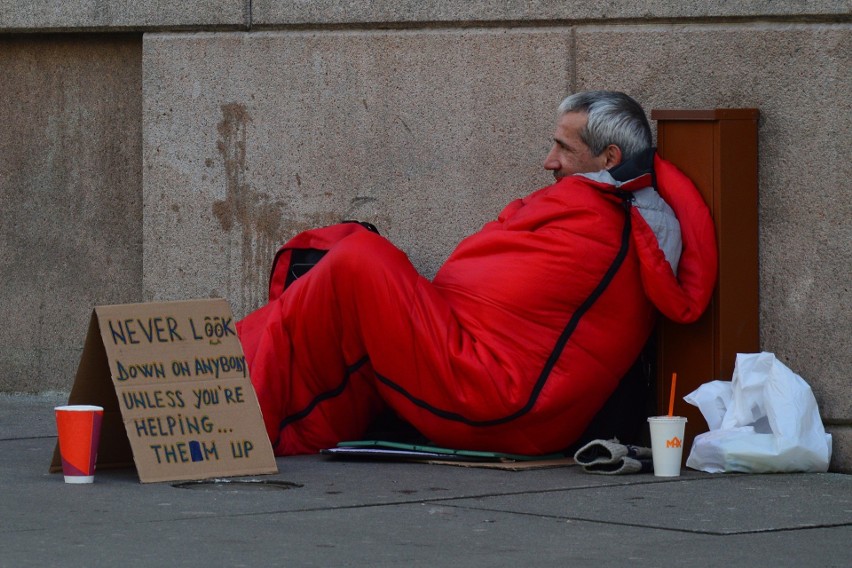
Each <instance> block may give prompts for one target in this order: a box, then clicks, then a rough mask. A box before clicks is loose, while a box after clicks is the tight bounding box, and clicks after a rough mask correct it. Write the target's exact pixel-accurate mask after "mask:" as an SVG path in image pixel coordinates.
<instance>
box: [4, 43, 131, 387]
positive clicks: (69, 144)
mask: <svg viewBox="0 0 852 568" xmlns="http://www.w3.org/2000/svg"><path fill="white" fill-rule="evenodd" d="M141 55H142V49H141V38H140V37H139V36H135V37H123V36H120V35H109V36H85V37H81V36H41V37H31V36H20V37H8V36H0V78H2V79H0V204H1V205H0V275H2V279H0V313H2V318H0V321H2V325H0V368H2V369H3V371H2V372H0V390H2V391H25V392H38V391H45V390H70V387H71V383H72V381H73V378H74V372H75V370H76V368H77V363H78V362H79V359H80V352H81V350H82V345H83V344H82V342H83V340H84V339H85V334H86V329H87V325H88V318H89V315H90V314H91V311H92V308H93V307H94V306H95V305H98V304H102V303H122V302H132V301H139V300H141V299H142V239H141V234H142V120H141V118H142V96H141V84H142V76H141V72H142V68H141V63H142V62H141Z"/></svg>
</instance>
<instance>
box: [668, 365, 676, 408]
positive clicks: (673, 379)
mask: <svg viewBox="0 0 852 568" xmlns="http://www.w3.org/2000/svg"><path fill="white" fill-rule="evenodd" d="M675 384H677V373H672V392H671V394H670V395H669V416H672V413H673V412H674V396H675Z"/></svg>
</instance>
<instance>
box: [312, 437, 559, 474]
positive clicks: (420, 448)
mask: <svg viewBox="0 0 852 568" xmlns="http://www.w3.org/2000/svg"><path fill="white" fill-rule="evenodd" d="M320 453H322V454H324V455H327V456H331V457H334V458H340V459H372V460H396V461H417V462H423V463H429V464H435V465H455V466H462V467H482V468H490V469H504V470H511V471H520V470H528V469H543V468H551V467H565V466H569V465H574V459H573V458H571V457H568V456H565V455H562V454H553V455H548V456H523V455H517V454H503V453H498V452H479V451H471V450H456V449H452V448H441V447H437V446H426V445H422V444H405V443H400V442H387V441H381V440H357V441H351V442H341V443H339V444H338V445H337V446H336V447H334V448H328V449H326V450H322V451H321V452H320Z"/></svg>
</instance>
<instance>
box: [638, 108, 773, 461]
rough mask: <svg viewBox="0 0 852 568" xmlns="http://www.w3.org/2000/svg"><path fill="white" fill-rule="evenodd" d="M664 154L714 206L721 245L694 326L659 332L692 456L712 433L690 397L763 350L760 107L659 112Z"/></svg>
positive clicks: (661, 403)
mask: <svg viewBox="0 0 852 568" xmlns="http://www.w3.org/2000/svg"><path fill="white" fill-rule="evenodd" d="M651 117H652V119H654V120H657V142H658V144H657V146H658V151H659V153H660V155H661V156H662V157H664V158H666V159H667V160H669V161H671V162H673V163H674V164H675V165H677V166H678V167H679V168H680V169H681V170H682V171H683V172H684V173H685V174H686V175H688V176H689V177H690V179H692V181H693V182H694V183H695V185H696V187H698V190H699V191H700V192H701V195H702V196H703V197H704V200H705V202H706V203H707V205H708V206H709V208H710V212H711V214H712V215H713V220H714V224H715V227H716V239H717V243H718V246H719V281H718V284H717V287H716V290H715V292H714V294H713V298H712V300H711V302H710V306H709V307H708V309H707V312H706V313H705V314H704V315H703V316H702V317H701V318H700V319H699V320H698V321H697V322H695V323H694V324H690V325H679V324H675V323H673V322H670V321H668V320H664V321H661V322H660V325H659V328H658V340H659V357H658V377H657V379H658V380H657V401H658V412H659V413H660V414H664V413H666V412H667V411H668V403H669V393H670V388H671V377H672V373H674V372H677V376H678V379H677V395H676V399H675V408H674V412H675V414H678V415H680V416H686V417H687V419H688V423H687V430H686V446H685V448H686V451H685V452H684V458H685V457H686V456H687V455H688V453H689V447H691V443H692V440H693V439H694V437H695V435H696V434H699V433H701V432H704V431H706V430H707V424H706V422H705V421H704V418H703V416H702V415H701V413H700V412H699V411H698V409H697V408H694V407H692V406H690V405H688V404H686V403H685V402H683V400H682V399H683V396H684V395H685V394H687V393H689V392H692V391H693V390H695V389H696V388H698V387H699V386H700V385H701V384H703V383H705V382H707V381H711V380H714V379H722V380H730V378H731V373H732V371H733V366H734V359H735V356H736V354H737V353H746V352H754V351H757V350H759V332H758V281H757V278H758V255H757V252H758V251H757V236H758V232H757V118H758V111H757V110H756V109H712V110H690V111H676V110H660V111H658V110H655V111H652V113H651Z"/></svg>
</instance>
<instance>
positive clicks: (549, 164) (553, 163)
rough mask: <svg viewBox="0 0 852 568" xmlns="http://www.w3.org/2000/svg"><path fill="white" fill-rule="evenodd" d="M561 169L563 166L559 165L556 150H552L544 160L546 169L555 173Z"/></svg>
mask: <svg viewBox="0 0 852 568" xmlns="http://www.w3.org/2000/svg"><path fill="white" fill-rule="evenodd" d="M560 167H562V166H561V164H560V163H559V160H558V159H556V156H555V155H554V150H553V149H552V150H550V152H548V154H547V156H546V157H545V158H544V169H546V170H553V171H555V170H558V169H559V168H560Z"/></svg>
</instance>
